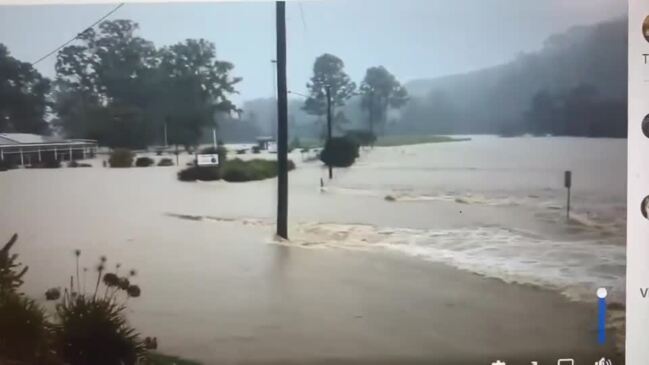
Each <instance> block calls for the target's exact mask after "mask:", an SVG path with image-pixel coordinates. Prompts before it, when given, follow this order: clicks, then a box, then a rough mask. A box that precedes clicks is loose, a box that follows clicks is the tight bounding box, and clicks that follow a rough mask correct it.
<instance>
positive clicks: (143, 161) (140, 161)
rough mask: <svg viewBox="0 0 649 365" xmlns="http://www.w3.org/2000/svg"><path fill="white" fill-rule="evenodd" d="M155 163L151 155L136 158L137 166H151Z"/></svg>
mask: <svg viewBox="0 0 649 365" xmlns="http://www.w3.org/2000/svg"><path fill="white" fill-rule="evenodd" d="M154 163H155V161H153V159H152V158H150V157H138V158H137V159H136V160H135V166H137V167H149V166H151V165H153V164H154Z"/></svg>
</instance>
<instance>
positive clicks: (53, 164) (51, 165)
mask: <svg viewBox="0 0 649 365" xmlns="http://www.w3.org/2000/svg"><path fill="white" fill-rule="evenodd" d="M60 167H61V161H59V160H55V159H53V158H52V159H47V160H44V161H42V162H36V163H33V164H31V166H29V168H30V169H58V168H60Z"/></svg>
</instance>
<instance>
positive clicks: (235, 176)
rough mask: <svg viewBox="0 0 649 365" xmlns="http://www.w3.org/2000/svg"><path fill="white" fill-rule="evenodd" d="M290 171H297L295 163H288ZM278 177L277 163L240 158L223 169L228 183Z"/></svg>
mask: <svg viewBox="0 0 649 365" xmlns="http://www.w3.org/2000/svg"><path fill="white" fill-rule="evenodd" d="M288 169H289V171H290V170H293V169H295V164H294V163H293V161H291V160H289V161H288ZM275 176H277V161H272V160H262V159H254V160H250V161H243V160H240V159H238V158H236V159H234V160H230V161H227V162H226V163H225V164H223V166H222V167H221V177H222V178H223V180H225V181H228V182H244V181H255V180H263V179H268V178H271V177H275Z"/></svg>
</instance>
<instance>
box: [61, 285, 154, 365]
mask: <svg viewBox="0 0 649 365" xmlns="http://www.w3.org/2000/svg"><path fill="white" fill-rule="evenodd" d="M125 310H126V307H125V306H124V305H121V304H118V303H117V302H115V301H113V300H111V299H106V298H94V297H90V296H86V295H78V296H75V297H70V298H68V299H66V300H64V301H63V303H61V304H59V305H57V307H56V314H57V316H58V318H59V322H60V324H59V327H58V329H57V343H58V344H59V346H60V351H61V357H62V358H63V360H64V361H65V362H66V363H69V364H71V365H77V364H78V365H83V364H106V365H109V364H125V365H132V364H136V362H137V361H138V359H139V358H141V357H142V356H143V355H144V353H145V349H144V346H143V344H142V342H141V341H140V339H139V334H138V333H137V332H135V330H134V329H133V328H131V327H130V326H129V325H128V323H127V322H126V318H125V315H124V312H125Z"/></svg>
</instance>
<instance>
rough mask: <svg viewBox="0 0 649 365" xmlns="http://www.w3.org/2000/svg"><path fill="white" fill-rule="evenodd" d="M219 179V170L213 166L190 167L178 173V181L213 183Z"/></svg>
mask: <svg viewBox="0 0 649 365" xmlns="http://www.w3.org/2000/svg"><path fill="white" fill-rule="evenodd" d="M220 178H221V176H220V174H219V168H218V167H215V166H205V167H202V166H191V167H188V168H186V169H184V170H181V171H179V172H178V180H180V181H196V180H201V181H214V180H219V179H220Z"/></svg>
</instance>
